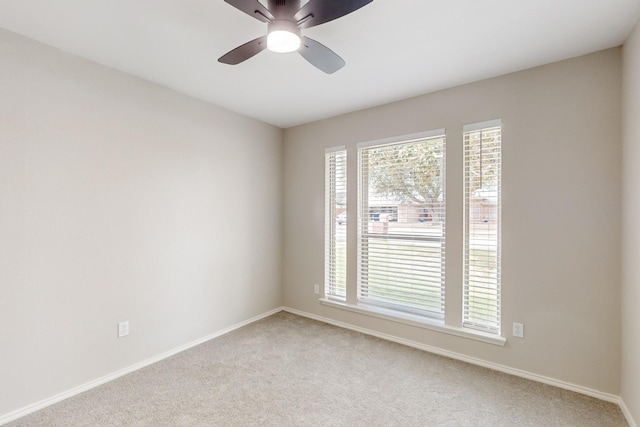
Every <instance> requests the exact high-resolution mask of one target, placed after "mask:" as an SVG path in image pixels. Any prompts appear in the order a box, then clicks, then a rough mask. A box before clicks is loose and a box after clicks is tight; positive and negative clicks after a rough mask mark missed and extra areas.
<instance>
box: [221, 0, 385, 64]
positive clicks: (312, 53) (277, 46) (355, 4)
mask: <svg viewBox="0 0 640 427" xmlns="http://www.w3.org/2000/svg"><path fill="white" fill-rule="evenodd" d="M224 1H225V2H227V3H229V4H230V5H231V6H233V7H235V8H236V9H239V10H241V11H242V12H244V13H246V14H247V15H250V16H253V17H254V18H256V19H258V20H260V21H262V22H266V23H267V24H268V31H267V35H266V36H262V37H258V38H257V39H254V40H251V41H250V42H247V43H245V44H243V45H242V46H239V47H237V48H235V49H233V50H231V51H230V52H228V53H226V54H224V55H223V56H221V57H220V58H219V59H218V61H219V62H222V63H224V64H229V65H237V64H239V63H241V62H243V61H246V60H247V59H249V58H251V57H253V56H254V55H256V54H258V53H260V52H262V51H263V50H264V49H269V50H270V51H272V52H279V53H287V52H295V51H298V53H299V54H300V55H302V57H303V58H304V59H306V60H307V61H309V62H310V63H311V65H313V66H315V67H316V68H318V69H320V70H321V71H324V72H325V73H327V74H332V73H335V72H336V71H338V70H339V69H341V68H342V67H344V65H345V62H344V60H343V59H342V58H340V56H338V55H337V54H336V53H335V52H334V51H332V50H331V49H329V48H328V47H326V46H324V45H322V44H321V43H318V42H317V41H315V40H313V39H311V38H309V37H305V36H301V34H300V30H302V29H305V28H311V27H315V26H316V25H320V24H324V23H325V22H329V21H333V20H334V19H337V18H340V17H342V16H345V15H348V14H349V13H351V12H353V11H355V10H358V9H360V8H361V7H362V6H365V5H367V4H369V3H371V2H372V1H373V0H309V1H308V2H307V3H306V4H304V5H303V6H301V3H302V0H266V2H265V1H264V0H263V1H259V0H224ZM263 3H265V4H266V7H265V5H264V4H263Z"/></svg>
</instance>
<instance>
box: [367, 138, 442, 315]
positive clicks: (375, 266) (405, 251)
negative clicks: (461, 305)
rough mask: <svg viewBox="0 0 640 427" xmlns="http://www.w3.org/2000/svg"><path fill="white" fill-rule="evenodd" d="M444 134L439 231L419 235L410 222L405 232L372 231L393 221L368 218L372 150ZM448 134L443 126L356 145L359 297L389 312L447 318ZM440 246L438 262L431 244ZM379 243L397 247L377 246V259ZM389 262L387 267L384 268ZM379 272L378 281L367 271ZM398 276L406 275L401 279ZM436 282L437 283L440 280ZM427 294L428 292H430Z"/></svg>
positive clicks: (426, 139)
mask: <svg viewBox="0 0 640 427" xmlns="http://www.w3.org/2000/svg"><path fill="white" fill-rule="evenodd" d="M433 139H442V140H443V141H442V146H441V147H440V150H439V154H440V155H441V156H442V158H441V160H440V161H441V164H440V168H441V179H442V200H441V202H440V203H441V207H442V211H441V212H440V214H441V218H440V219H441V224H442V226H441V234H440V235H438V236H432V235H421V234H419V233H416V232H415V231H412V228H411V225H413V224H410V223H408V226H409V227H407V229H406V231H404V232H402V233H388V232H387V231H384V230H382V229H381V230H378V231H371V230H370V227H371V226H372V225H373V226H375V225H379V226H383V225H385V224H386V225H389V224H390V223H376V222H372V223H370V222H371V221H370V208H371V206H370V205H369V203H370V200H369V194H368V164H367V165H365V162H366V160H367V159H368V157H367V156H368V153H369V152H370V151H372V150H376V149H381V150H385V149H393V148H394V147H400V146H410V145H411V144H420V143H423V142H425V141H428V140H433ZM445 174H446V134H445V130H444V129H436V130H432V131H429V132H423V133H420V134H413V135H408V136H404V137H399V138H392V139H385V140H379V141H372V142H367V143H363V144H359V145H358V239H357V242H358V264H357V265H358V269H357V270H358V292H357V295H358V302H359V303H361V304H367V305H371V306H376V307H379V308H382V309H387V310H390V311H391V312H398V313H408V314H412V315H417V316H420V317H429V318H433V319H440V320H442V319H444V293H445V284H444V279H445V274H444V265H445V249H446V247H445V241H446V240H445V230H446V228H445V217H446V213H445V209H446V208H445V206H446V196H445V194H446V184H445V181H446V180H445ZM434 244H435V245H436V246H438V245H439V257H440V258H439V262H435V261H434V259H433V258H432V255H433V253H432V252H431V249H429V250H428V251H427V250H426V248H428V247H431V246H433V245H434ZM376 245H379V246H387V247H389V248H393V249H392V250H393V252H384V251H378V252H377V254H376V255H375V260H374V259H373V258H371V259H370V257H371V256H373V253H374V249H372V248H374V247H375V246H376ZM385 266H386V267H385ZM370 273H371V274H372V276H375V277H377V279H376V280H375V282H377V283H374V284H371V282H370V281H369V274H370ZM384 275H390V276H393V275H395V277H396V279H395V280H393V279H392V280H390V281H388V282H387V281H386V280H383V279H382V277H384ZM400 276H403V277H402V278H401V277H400ZM436 281H437V284H436ZM427 295H429V296H427Z"/></svg>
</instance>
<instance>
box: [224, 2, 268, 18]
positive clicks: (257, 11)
mask: <svg viewBox="0 0 640 427" xmlns="http://www.w3.org/2000/svg"><path fill="white" fill-rule="evenodd" d="M224 1H225V2H227V3H229V4H230V5H231V6H233V7H235V8H236V9H238V10H241V11H243V12H244V13H246V14H247V15H249V16H253V17H254V18H256V19H258V20H260V21H262V22H272V21H275V18H274V17H273V15H272V14H271V12H269V10H268V9H267V8H266V7H264V6H263V5H262V4H261V3H260V2H259V1H258V0H224Z"/></svg>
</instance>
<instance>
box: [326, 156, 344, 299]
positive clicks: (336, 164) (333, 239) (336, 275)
mask: <svg viewBox="0 0 640 427" xmlns="http://www.w3.org/2000/svg"><path fill="white" fill-rule="evenodd" d="M338 169H342V170H343V173H342V177H343V181H344V182H340V174H339V173H337V171H338ZM340 191H342V192H344V199H345V200H344V202H345V204H344V206H345V211H344V212H346V197H347V150H346V147H345V146H340V147H332V148H329V149H327V150H325V263H324V265H325V274H324V295H325V297H327V298H332V299H336V300H342V301H344V300H346V296H347V293H346V292H347V255H346V237H347V236H346V223H345V224H339V223H338V218H337V216H338V215H337V212H336V205H337V198H338V193H339V192H340Z"/></svg>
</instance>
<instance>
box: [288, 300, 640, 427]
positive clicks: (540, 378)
mask: <svg viewBox="0 0 640 427" xmlns="http://www.w3.org/2000/svg"><path fill="white" fill-rule="evenodd" d="M284 311H286V312H289V313H292V314H296V315H298V316H303V317H307V318H309V319H313V320H317V321H320V322H324V323H328V324H330V325H334V326H338V327H341V328H345V329H350V330H352V331H356V332H361V333H363V334H366V335H371V336H374V337H378V338H382V339H384V340H387V341H392V342H396V343H398V344H403V345H406V346H409V347H414V348H417V349H420V350H424V351H427V352H429V353H434V354H438V355H440V356H445V357H450V358H451V359H456V360H460V361H463V362H467V363H471V364H473V365H478V366H482V367H485V368H489V369H493V370H495V371H500V372H504V373H506V374H510V375H515V376H517V377H521V378H526V379H528V380H532V381H537V382H540V383H544V384H548V385H552V386H555V387H559V388H563V389H565V390H570V391H574V392H576V393H580V394H584V395H587V396H591V397H595V398H596V399H600V400H605V401H607V402H612V403H616V404H618V405H620V402H621V399H620V397H619V396H616V395H614V394H610V393H604V392H601V391H598V390H593V389H590V388H587V387H583V386H580V385H577V384H571V383H568V382H565V381H561V380H557V379H554V378H550V377H546V376H544V375H538V374H534V373H531V372H527V371H523V370H521V369H515V368H510V367H508V366H505V365H500V364H498V363H493V362H488V361H486V360H482V359H477V358H475V357H470V356H466V355H464V354H461V353H456V352H453V351H449V350H444V349H441V348H438V347H433V346H430V345H426V344H422V343H419V342H416V341H411V340H407V339H404V338H399V337H396V336H393V335H388V334H384V333H381V332H377V331H373V330H371V329H366V328H361V327H359V326H354V325H351V324H349V323H344V322H339V321H337V320H333V319H329V318H327V317H322V316H317V315H315V314H311V313H307V312H304V311H300V310H296V309H293V308H289V307H285V308H284ZM623 412H624V409H623ZM627 413H628V411H627ZM627 413H625V416H627ZM627 418H629V417H628V416H627ZM630 424H631V422H630ZM634 427H637V426H634Z"/></svg>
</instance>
